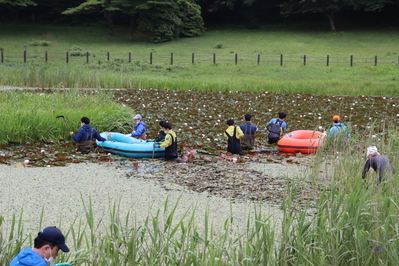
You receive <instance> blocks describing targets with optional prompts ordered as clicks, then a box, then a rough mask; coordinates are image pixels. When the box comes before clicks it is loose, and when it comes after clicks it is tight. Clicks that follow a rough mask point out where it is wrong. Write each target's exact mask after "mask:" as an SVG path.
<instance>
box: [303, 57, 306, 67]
mask: <svg viewBox="0 0 399 266" xmlns="http://www.w3.org/2000/svg"><path fill="white" fill-rule="evenodd" d="M303 65H304V66H306V55H303Z"/></svg>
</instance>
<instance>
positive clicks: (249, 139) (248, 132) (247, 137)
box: [240, 114, 258, 150]
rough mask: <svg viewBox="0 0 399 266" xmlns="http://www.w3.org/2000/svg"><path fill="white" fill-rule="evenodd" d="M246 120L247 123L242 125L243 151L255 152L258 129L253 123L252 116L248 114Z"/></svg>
mask: <svg viewBox="0 0 399 266" xmlns="http://www.w3.org/2000/svg"><path fill="white" fill-rule="evenodd" d="M244 119H245V123H243V124H241V125H240V128H241V131H242V132H243V133H244V137H243V138H242V142H241V148H242V149H243V150H253V149H254V148H255V132H256V131H257V130H258V127H257V126H256V125H255V124H253V123H252V122H251V121H252V115H251V114H246V115H245V116H244Z"/></svg>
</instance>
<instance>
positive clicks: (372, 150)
mask: <svg viewBox="0 0 399 266" xmlns="http://www.w3.org/2000/svg"><path fill="white" fill-rule="evenodd" d="M371 154H377V155H380V153H379V152H378V150H377V147H376V146H370V147H368V148H367V156H369V155H371Z"/></svg>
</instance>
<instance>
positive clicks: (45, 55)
mask: <svg viewBox="0 0 399 266" xmlns="http://www.w3.org/2000/svg"><path fill="white" fill-rule="evenodd" d="M44 61H45V62H46V63H47V61H48V53H47V51H45V52H44Z"/></svg>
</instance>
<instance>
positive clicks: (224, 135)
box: [223, 131, 229, 140]
mask: <svg viewBox="0 0 399 266" xmlns="http://www.w3.org/2000/svg"><path fill="white" fill-rule="evenodd" d="M223 137H224V139H225V140H228V139H229V137H228V136H227V134H226V131H224V132H223Z"/></svg>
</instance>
